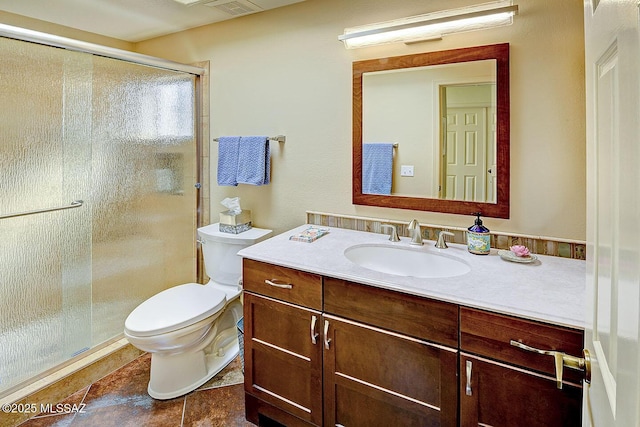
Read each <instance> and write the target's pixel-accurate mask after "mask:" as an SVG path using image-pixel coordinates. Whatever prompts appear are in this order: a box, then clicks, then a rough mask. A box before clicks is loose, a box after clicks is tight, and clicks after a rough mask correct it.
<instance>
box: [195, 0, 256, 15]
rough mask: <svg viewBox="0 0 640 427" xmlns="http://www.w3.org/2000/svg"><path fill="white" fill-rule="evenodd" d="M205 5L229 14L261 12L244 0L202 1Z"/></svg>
mask: <svg viewBox="0 0 640 427" xmlns="http://www.w3.org/2000/svg"><path fill="white" fill-rule="evenodd" d="M203 4H204V5H205V6H209V7H214V8H216V9H218V10H219V11H221V12H224V13H226V14H228V15H231V16H240V15H248V14H250V13H256V12H261V11H262V9H261V8H260V7H258V6H256V5H255V4H253V3H251V2H249V1H245V0H216V1H209V2H206V3H203Z"/></svg>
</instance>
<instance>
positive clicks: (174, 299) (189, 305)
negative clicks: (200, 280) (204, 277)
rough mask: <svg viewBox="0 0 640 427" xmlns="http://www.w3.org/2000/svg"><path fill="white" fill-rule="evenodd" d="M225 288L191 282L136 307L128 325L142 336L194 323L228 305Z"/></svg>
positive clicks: (125, 323) (166, 291)
mask: <svg viewBox="0 0 640 427" xmlns="http://www.w3.org/2000/svg"><path fill="white" fill-rule="evenodd" d="M226 302H227V297H226V294H225V293H224V291H222V290H219V289H215V288H213V287H211V286H204V285H199V284H197V283H187V284H184V285H179V286H174V287H173V288H169V289H166V290H164V291H162V292H160V293H159V294H156V295H154V296H152V297H151V298H149V299H148V300H146V301H145V302H143V303H142V304H140V305H139V306H138V307H136V308H135V309H134V310H133V311H132V312H131V314H129V317H127V320H125V322H124V328H125V330H126V332H127V333H129V334H131V335H135V336H140V337H147V336H152V335H158V334H163V333H166V332H171V331H175V330H178V329H180V328H184V327H186V326H189V325H192V324H194V323H196V322H199V321H200V320H203V319H206V318H207V317H209V316H211V315H212V314H215V313H216V312H217V311H219V310H220V309H222V308H224V306H225V304H226Z"/></svg>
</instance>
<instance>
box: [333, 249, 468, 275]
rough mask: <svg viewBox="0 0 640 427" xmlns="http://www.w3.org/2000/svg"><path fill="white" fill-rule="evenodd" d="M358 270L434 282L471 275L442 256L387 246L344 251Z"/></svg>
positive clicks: (457, 262) (462, 264) (458, 263)
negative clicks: (442, 278)
mask: <svg viewBox="0 0 640 427" xmlns="http://www.w3.org/2000/svg"><path fill="white" fill-rule="evenodd" d="M344 255H345V256H346V257H347V259H348V260H349V261H351V262H353V263H355V264H357V265H359V266H360V267H364V268H367V269H369V270H373V271H377V272H380V273H387V274H393V275H396V276H404V277H419V278H437V277H455V276H461V275H463V274H466V273H468V272H470V271H471V267H469V265H467V263H465V262H464V261H462V260H459V259H457V258H455V257H451V256H448V255H444V254H435V253H431V252H426V251H425V250H424V249H411V248H406V247H399V246H389V245H356V246H351V247H350V248H347V249H346V250H345V251H344Z"/></svg>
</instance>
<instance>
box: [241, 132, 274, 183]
mask: <svg viewBox="0 0 640 427" xmlns="http://www.w3.org/2000/svg"><path fill="white" fill-rule="evenodd" d="M269 148H270V147H269V138H267V137H266V136H243V137H241V138H240V144H239V150H238V174H237V176H236V180H237V181H238V184H251V185H265V184H269V178H270V175H271V151H270V149H269Z"/></svg>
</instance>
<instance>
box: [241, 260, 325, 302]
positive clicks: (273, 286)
mask: <svg viewBox="0 0 640 427" xmlns="http://www.w3.org/2000/svg"><path fill="white" fill-rule="evenodd" d="M242 284H243V288H244V290H246V291H251V292H255V293H257V294H260V295H265V296H269V297H272V298H276V299H279V300H282V301H287V302H291V303H293V304H298V305H301V306H304V307H309V308H313V309H316V310H322V276H320V275H317V274H311V273H305V272H302V271H298V270H293V269H291V268H287V267H280V266H277V265H272V264H267V263H264V262H260V261H253V260H250V259H243V260H242Z"/></svg>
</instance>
